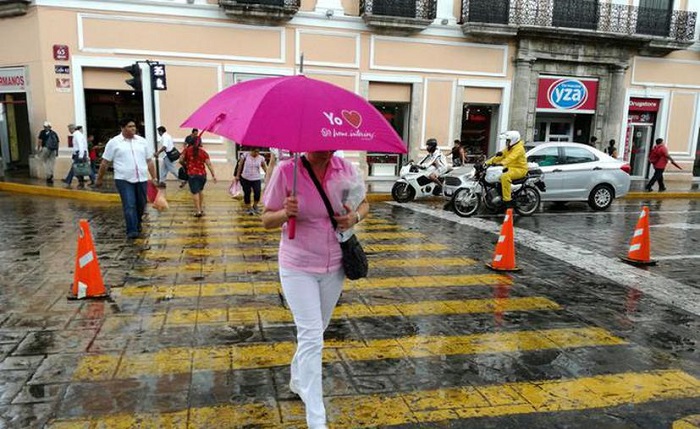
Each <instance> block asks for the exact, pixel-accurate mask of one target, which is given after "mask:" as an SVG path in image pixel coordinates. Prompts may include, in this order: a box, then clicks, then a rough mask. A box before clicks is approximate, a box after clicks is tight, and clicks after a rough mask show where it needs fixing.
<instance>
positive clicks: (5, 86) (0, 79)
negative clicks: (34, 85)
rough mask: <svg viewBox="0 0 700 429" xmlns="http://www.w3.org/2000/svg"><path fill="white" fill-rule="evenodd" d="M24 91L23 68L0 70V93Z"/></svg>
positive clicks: (25, 80)
mask: <svg viewBox="0 0 700 429" xmlns="http://www.w3.org/2000/svg"><path fill="white" fill-rule="evenodd" d="M26 89H27V78H26V76H25V75H24V67H13V68H0V92H24V91H25V90H26Z"/></svg>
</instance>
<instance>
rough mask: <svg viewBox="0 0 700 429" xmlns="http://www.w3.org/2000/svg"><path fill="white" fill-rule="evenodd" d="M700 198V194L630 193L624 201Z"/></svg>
mask: <svg viewBox="0 0 700 429" xmlns="http://www.w3.org/2000/svg"><path fill="white" fill-rule="evenodd" d="M698 198H700V192H629V193H628V194H627V195H625V196H624V197H622V199H623V200H671V199H687V200H694V199H698Z"/></svg>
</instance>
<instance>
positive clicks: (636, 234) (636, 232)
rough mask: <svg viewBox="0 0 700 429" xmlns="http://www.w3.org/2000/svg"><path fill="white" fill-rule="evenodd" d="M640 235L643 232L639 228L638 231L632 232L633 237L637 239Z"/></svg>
mask: <svg viewBox="0 0 700 429" xmlns="http://www.w3.org/2000/svg"><path fill="white" fill-rule="evenodd" d="M642 233H644V231H643V230H642V229H641V228H640V229H635V230H634V236H635V237H639V236H640V235H642Z"/></svg>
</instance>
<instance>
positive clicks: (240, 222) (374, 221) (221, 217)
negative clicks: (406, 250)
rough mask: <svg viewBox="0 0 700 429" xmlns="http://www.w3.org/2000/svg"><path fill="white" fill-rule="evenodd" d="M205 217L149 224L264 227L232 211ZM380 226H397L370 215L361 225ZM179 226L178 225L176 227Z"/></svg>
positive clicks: (168, 217) (167, 218)
mask: <svg viewBox="0 0 700 429" xmlns="http://www.w3.org/2000/svg"><path fill="white" fill-rule="evenodd" d="M205 212H206V214H205V216H204V217H202V218H199V219H195V218H194V217H193V216H192V212H187V213H183V214H174V215H173V214H170V215H168V213H167V212H165V214H164V215H163V214H161V215H160V216H158V217H151V218H150V219H149V223H150V224H151V225H153V226H155V227H158V226H160V225H163V226H164V227H166V228H169V227H172V226H173V225H172V223H173V222H175V223H176V224H182V225H187V226H192V227H198V226H203V227H207V226H222V225H235V226H245V225H252V226H262V220H261V219H260V217H254V216H249V215H244V216H239V214H240V213H238V212H236V213H231V212H230V211H222V212H214V211H212V210H206V209H205ZM378 224H393V225H394V224H395V223H394V222H392V221H391V220H388V219H380V218H376V217H373V216H371V215H370V217H367V218H365V219H362V223H361V224H360V225H378ZM175 226H177V225H175Z"/></svg>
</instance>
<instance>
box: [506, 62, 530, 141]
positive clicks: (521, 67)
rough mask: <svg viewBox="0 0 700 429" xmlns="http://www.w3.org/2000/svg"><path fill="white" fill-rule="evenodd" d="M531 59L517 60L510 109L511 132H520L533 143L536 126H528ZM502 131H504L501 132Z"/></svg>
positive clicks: (526, 139)
mask: <svg viewBox="0 0 700 429" xmlns="http://www.w3.org/2000/svg"><path fill="white" fill-rule="evenodd" d="M533 62H534V61H533V60H531V59H517V60H515V77H514V78H513V99H512V102H511V107H510V126H509V127H508V128H509V129H511V130H517V131H520V134H521V135H522V136H523V138H524V139H525V141H532V138H533V135H534V132H533V127H534V125H535V124H528V121H527V117H528V112H529V110H530V78H531V75H532V64H533ZM501 131H502V130H501Z"/></svg>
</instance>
